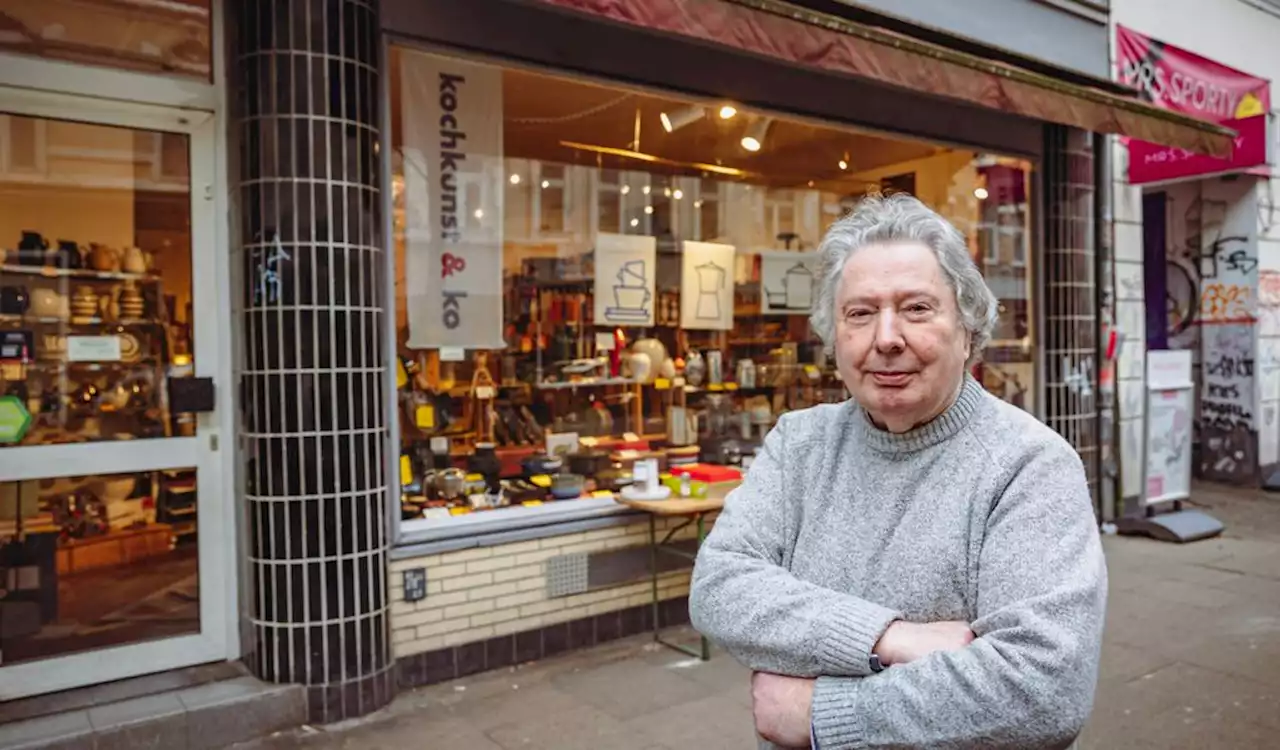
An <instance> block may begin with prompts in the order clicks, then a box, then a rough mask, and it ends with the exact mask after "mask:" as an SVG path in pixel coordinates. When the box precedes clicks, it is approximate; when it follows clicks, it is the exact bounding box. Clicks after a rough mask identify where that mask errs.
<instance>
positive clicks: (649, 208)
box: [644, 206, 653, 214]
mask: <svg viewBox="0 0 1280 750" xmlns="http://www.w3.org/2000/svg"><path fill="white" fill-rule="evenodd" d="M644 212H645V213H646V214H651V213H653V206H645V207H644Z"/></svg>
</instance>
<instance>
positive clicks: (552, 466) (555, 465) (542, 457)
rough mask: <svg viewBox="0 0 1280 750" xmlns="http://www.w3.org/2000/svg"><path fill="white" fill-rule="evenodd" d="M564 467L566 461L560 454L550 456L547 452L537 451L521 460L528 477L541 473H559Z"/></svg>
mask: <svg viewBox="0 0 1280 750" xmlns="http://www.w3.org/2000/svg"><path fill="white" fill-rule="evenodd" d="M563 467H564V461H562V460H561V459H560V458H559V457H558V456H548V455H547V454H545V453H535V454H533V455H532V456H529V457H528V458H526V459H525V460H523V461H521V462H520V468H521V469H522V470H523V471H524V475H525V476H527V477H533V476H537V475H539V474H558V473H559V472H560V469H561V468H563Z"/></svg>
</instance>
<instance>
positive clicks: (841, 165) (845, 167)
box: [837, 159, 849, 170]
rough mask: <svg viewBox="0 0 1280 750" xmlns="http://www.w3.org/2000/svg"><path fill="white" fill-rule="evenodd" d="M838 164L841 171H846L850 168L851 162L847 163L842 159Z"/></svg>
mask: <svg viewBox="0 0 1280 750" xmlns="http://www.w3.org/2000/svg"><path fill="white" fill-rule="evenodd" d="M837 164H839V165H840V169H841V170H845V169H848V168H849V162H847V161H845V160H844V159H841V160H840V161H839V162H837Z"/></svg>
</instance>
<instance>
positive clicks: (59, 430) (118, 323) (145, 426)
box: [0, 115, 195, 449]
mask: <svg viewBox="0 0 1280 750" xmlns="http://www.w3.org/2000/svg"><path fill="white" fill-rule="evenodd" d="M4 133H7V134H8V137H5V138H3V139H0V150H4V151H5V152H6V154H5V156H7V157H8V158H0V165H4V166H3V167H2V168H0V195H3V198H2V199H0V200H2V201H3V204H4V206H5V210H4V211H3V212H0V255H2V256H3V257H2V258H0V397H3V398H6V399H7V402H8V403H9V404H10V406H11V408H13V409H15V410H19V411H25V412H26V413H28V414H29V415H30V423H29V425H28V426H27V428H26V429H25V430H24V431H23V434H21V435H14V436H13V437H12V438H11V439H3V438H4V436H2V435H0V449H2V448H4V447H9V446H14V445H23V446H32V445H51V444H58V443H78V442H94V441H101V440H127V439H141V438H155V437H166V436H171V435H182V434H191V432H192V431H193V430H194V424H195V423H194V421H193V420H191V419H189V418H188V417H187V416H184V415H175V414H173V413H171V412H170V409H169V402H168V382H169V379H170V378H175V377H185V376H189V375H191V374H192V358H191V351H192V349H191V344H192V342H191V334H190V331H191V327H190V325H191V232H190V186H189V182H190V180H189V176H188V168H187V164H188V160H187V147H188V145H187V140H186V138H185V137H184V136H178V135H172V134H161V133H150V132H143V131H134V130H129V129H125V128H113V127H104V126H97V125H86V124H80V123H69V122H60V121H55V120H44V119H39V118H28V117H20V116H4V115H0V134H4ZM14 133H26V134H28V137H24V138H17V137H14V135H13V134H14ZM15 155H16V156H19V157H20V158H17V159H15V158H13V157H14V156H15ZM24 164H30V165H33V166H32V167H31V168H26V167H23V166H21V165H24ZM14 404H16V406H14Z"/></svg>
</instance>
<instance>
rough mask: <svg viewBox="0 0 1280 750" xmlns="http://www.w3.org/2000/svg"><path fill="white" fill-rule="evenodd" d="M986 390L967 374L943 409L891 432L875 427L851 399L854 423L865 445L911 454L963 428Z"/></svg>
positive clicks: (869, 417) (891, 451) (880, 449)
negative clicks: (916, 424)
mask: <svg viewBox="0 0 1280 750" xmlns="http://www.w3.org/2000/svg"><path fill="white" fill-rule="evenodd" d="M986 393H987V392H986V390H984V389H983V387H982V386H981V385H979V384H978V381H976V380H974V379H973V377H972V376H970V375H968V374H966V375H965V377H964V384H963V385H961V386H960V395H959V396H957V397H956V400H955V402H954V403H953V404H951V406H949V407H947V410H946V411H944V412H942V413H941V414H939V415H938V416H936V417H934V418H933V419H932V420H930V421H929V422H926V423H924V424H922V425H920V426H919V427H917V428H915V429H913V430H910V431H908V432H901V433H894V432H889V431H888V430H883V429H881V428H879V427H876V426H875V424H873V423H872V421H871V416H870V415H868V414H867V412H866V410H865V409H863V408H862V407H861V406H860V405H858V403H857V402H856V401H854V402H853V403H854V406H853V408H854V410H855V411H856V412H857V415H856V416H857V418H856V419H855V423H856V424H857V425H859V428H860V429H861V431H862V433H863V436H864V438H865V440H866V442H867V445H869V446H871V447H872V448H874V449H875V450H878V451H881V452H883V453H898V454H904V453H914V452H916V451H920V450H924V449H925V448H929V447H931V446H934V445H937V444H938V443H941V442H943V441H944V440H947V439H948V438H950V437H952V436H953V435H955V434H957V433H958V432H960V430H962V429H964V427H965V425H967V424H968V423H969V420H970V418H971V417H973V415H974V413H975V412H977V410H978V406H979V404H981V403H982V399H983V397H984V396H985V395H986Z"/></svg>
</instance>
